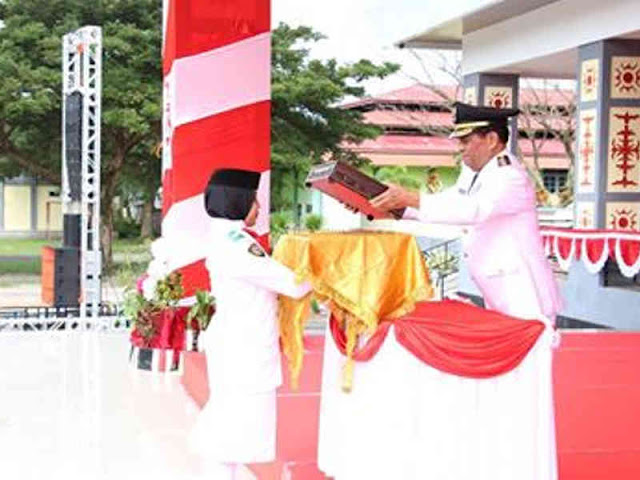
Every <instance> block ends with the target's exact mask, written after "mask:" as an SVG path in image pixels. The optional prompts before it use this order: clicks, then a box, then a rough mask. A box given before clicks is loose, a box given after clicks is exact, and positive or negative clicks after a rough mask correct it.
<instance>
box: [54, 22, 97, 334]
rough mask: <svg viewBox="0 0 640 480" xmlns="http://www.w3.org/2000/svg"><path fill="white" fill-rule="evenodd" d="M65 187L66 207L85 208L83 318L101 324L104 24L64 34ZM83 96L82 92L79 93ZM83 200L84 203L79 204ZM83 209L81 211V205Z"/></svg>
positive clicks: (82, 221)
mask: <svg viewBox="0 0 640 480" xmlns="http://www.w3.org/2000/svg"><path fill="white" fill-rule="evenodd" d="M62 50H63V59H62V74H63V85H62V101H63V108H62V167H63V168H62V171H63V182H62V184H63V185H62V193H63V200H62V203H63V211H65V213H67V212H71V213H79V214H80V235H81V237H80V323H81V325H82V326H83V327H87V328H92V327H98V326H99V323H98V322H99V310H100V301H101V272H102V257H101V252H100V119H101V102H102V29H101V28H100V27H95V26H87V27H83V28H80V29H79V30H76V31H75V32H71V33H68V34H67V35H65V36H64V37H63V39H62ZM76 92H77V93H79V95H80V98H81V99H82V101H81V102H79V105H81V111H82V116H81V119H80V121H81V129H80V133H81V135H80V159H81V178H80V184H81V193H80V195H79V200H80V201H79V202H78V201H76V200H75V199H74V198H73V195H72V187H73V186H72V185H70V181H69V174H68V170H67V167H68V161H69V159H68V158H67V154H68V148H67V147H68V142H69V141H70V139H69V138H68V134H67V130H68V129H67V120H68V119H67V118H66V115H67V107H68V105H67V103H68V102H70V101H72V100H71V99H72V97H71V95H73V94H75V93H76ZM76 96H77V95H76ZM78 203H79V204H78ZM78 210H79V211H78Z"/></svg>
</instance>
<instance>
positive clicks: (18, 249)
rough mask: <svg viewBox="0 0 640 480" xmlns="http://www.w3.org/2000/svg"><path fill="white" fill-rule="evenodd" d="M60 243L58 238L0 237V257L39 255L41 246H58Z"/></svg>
mask: <svg viewBox="0 0 640 480" xmlns="http://www.w3.org/2000/svg"><path fill="white" fill-rule="evenodd" d="M61 243H62V242H61V241H60V240H59V239H56V240H43V239H33V238H0V257H7V256H13V255H34V256H38V257H39V256H40V253H41V251H42V247H44V246H47V245H50V246H52V247H59V246H60V245H61Z"/></svg>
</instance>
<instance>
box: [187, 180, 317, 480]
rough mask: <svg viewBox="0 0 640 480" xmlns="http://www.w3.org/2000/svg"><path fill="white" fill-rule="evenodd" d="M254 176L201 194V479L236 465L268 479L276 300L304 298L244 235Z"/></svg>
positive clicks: (305, 289) (197, 439)
mask: <svg viewBox="0 0 640 480" xmlns="http://www.w3.org/2000/svg"><path fill="white" fill-rule="evenodd" d="M259 177H260V176H259V174H257V173H255V172H249V171H244V170H230V169H227V170H218V171H217V172H214V174H213V175H212V177H211V180H210V181H209V185H208V187H207V191H206V193H205V208H206V210H207V213H208V214H209V215H210V216H211V217H212V218H211V220H210V221H211V224H210V237H209V247H208V253H207V259H206V266H207V269H208V270H209V274H210V278H211V292H212V293H213V296H214V297H215V300H216V313H215V315H214V316H213V318H212V320H211V323H210V325H209V328H208V329H207V330H206V331H205V332H204V333H203V334H202V335H201V337H200V338H201V342H202V345H203V347H204V350H205V352H206V355H207V373H208V378H209V389H210V392H211V393H210V399H209V401H208V403H207V404H206V405H205V407H204V409H203V411H202V413H201V414H200V417H199V419H198V423H197V424H196V427H195V429H194V432H193V434H192V437H191V443H192V446H193V447H195V449H197V450H199V451H200V452H201V453H202V454H203V456H204V457H205V458H206V459H207V475H208V478H211V479H215V480H233V479H234V478H236V471H237V467H238V464H247V465H249V466H250V468H251V470H253V471H254V473H256V474H257V475H258V478H260V479H261V480H262V479H265V480H266V479H271V478H274V479H275V478H276V476H275V475H276V472H275V469H274V468H273V465H270V464H269V462H273V460H275V454H276V392H275V391H276V388H277V387H278V386H279V385H280V384H281V383H282V378H281V370H280V349H279V344H278V337H279V331H278V322H277V308H278V301H277V295H278V294H282V295H287V296H290V297H294V298H300V297H302V296H304V295H306V294H307V293H309V291H310V290H311V287H310V285H309V284H308V283H303V284H297V283H296V281H295V276H294V274H293V272H292V271H291V270H289V269H288V268H286V267H285V266H283V265H281V264H279V263H277V262H276V261H275V260H272V259H271V258H270V257H269V256H268V255H267V253H266V252H265V251H264V249H263V248H262V247H261V246H260V245H259V244H258V243H257V242H256V241H255V240H254V239H253V238H252V237H251V235H249V234H248V233H247V232H245V231H244V227H251V226H253V225H254V224H255V220H256V217H257V214H258V208H259V205H258V202H257V201H256V189H257V187H258V181H259Z"/></svg>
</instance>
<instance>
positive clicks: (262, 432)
mask: <svg viewBox="0 0 640 480" xmlns="http://www.w3.org/2000/svg"><path fill="white" fill-rule="evenodd" d="M189 444H190V449H191V450H192V451H194V452H195V453H198V454H200V455H201V456H203V457H204V458H206V459H207V461H212V462H219V463H263V462H271V461H273V460H275V458H276V391H275V390H270V391H267V392H259V393H245V392H228V393H225V392H220V393H218V394H214V393H213V392H212V394H211V397H210V398H209V401H208V402H207V404H206V405H205V406H204V408H203V409H202V412H201V413H200V416H199V417H198V419H197V421H196V425H195V427H194V429H193V431H192V432H191V436H190V438H189Z"/></svg>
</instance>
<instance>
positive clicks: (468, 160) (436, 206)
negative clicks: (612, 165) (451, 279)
mask: <svg viewBox="0 0 640 480" xmlns="http://www.w3.org/2000/svg"><path fill="white" fill-rule="evenodd" d="M517 113H518V111H517V110H513V109H494V108H488V107H475V106H471V105H466V104H463V103H458V104H456V113H455V121H454V123H455V128H454V131H453V133H452V134H451V136H452V137H454V138H457V139H458V141H459V142H460V147H461V150H462V161H463V162H464V164H465V165H466V167H468V168H469V169H470V170H471V171H472V172H473V175H467V176H466V178H467V179H468V184H467V182H459V183H458V184H457V185H456V186H455V187H454V188H452V189H449V190H446V191H444V192H442V193H437V194H433V195H428V194H419V193H417V192H411V191H408V190H405V189H403V188H401V187H399V186H395V185H390V186H389V189H388V190H386V191H385V192H384V193H383V194H381V195H379V196H378V197H376V198H374V199H372V201H371V204H372V205H374V206H375V207H377V208H379V209H382V210H385V211H387V210H391V209H395V208H401V207H408V208H407V209H406V211H405V216H404V218H409V219H417V220H420V221H423V222H427V223H446V224H456V225H464V226H467V234H466V237H465V238H464V239H463V251H464V257H465V259H466V261H467V262H468V266H469V270H470V273H471V276H472V278H473V280H474V281H475V283H476V285H477V286H478V288H479V290H480V292H481V293H482V295H483V297H484V300H485V304H486V306H487V308H490V309H493V310H497V311H499V312H502V313H505V314H507V315H513V316H516V317H520V318H537V319H542V318H544V319H546V320H547V322H549V323H553V322H554V321H555V317H556V314H557V313H558V311H559V309H560V307H561V301H560V297H559V294H558V291H557V286H556V282H555V280H554V278H553V274H552V271H551V268H550V266H549V263H548V261H547V259H546V257H545V254H544V249H543V246H542V240H541V237H540V231H539V228H538V221H537V216H536V204H535V200H536V199H535V190H534V188H533V185H532V183H531V181H530V179H529V176H528V174H527V171H526V169H525V168H524V167H523V166H522V165H521V164H520V163H519V162H518V161H517V160H516V159H515V158H514V157H513V156H512V155H511V154H510V153H509V152H508V151H507V150H506V144H507V142H508V139H509V130H508V127H507V119H508V118H509V117H512V116H514V115H516V114H517Z"/></svg>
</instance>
